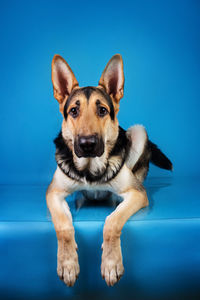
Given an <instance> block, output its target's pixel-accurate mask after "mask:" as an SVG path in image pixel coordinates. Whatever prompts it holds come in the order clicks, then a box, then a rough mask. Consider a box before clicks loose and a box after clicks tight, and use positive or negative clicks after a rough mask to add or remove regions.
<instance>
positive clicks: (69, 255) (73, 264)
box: [57, 248, 80, 287]
mask: <svg viewBox="0 0 200 300" xmlns="http://www.w3.org/2000/svg"><path fill="white" fill-rule="evenodd" d="M79 272H80V267H79V263H78V255H77V252H76V249H75V248H74V249H71V250H70V252H69V251H68V250H67V251H66V253H65V252H63V251H59V249H58V258H57V273H58V276H59V278H60V279H61V280H63V281H64V283H65V284H66V285H67V286H69V287H72V286H73V285H74V283H75V281H76V279H77V278H78V275H79Z"/></svg>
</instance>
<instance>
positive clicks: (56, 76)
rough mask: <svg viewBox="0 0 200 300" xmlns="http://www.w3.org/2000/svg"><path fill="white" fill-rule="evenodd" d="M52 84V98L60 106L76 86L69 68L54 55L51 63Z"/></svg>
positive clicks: (76, 83)
mask: <svg viewBox="0 0 200 300" xmlns="http://www.w3.org/2000/svg"><path fill="white" fill-rule="evenodd" d="M52 82H53V91H54V97H55V98H56V99H57V100H58V102H59V103H60V104H61V103H62V102H63V100H64V99H65V97H66V96H69V94H70V93H71V91H72V90H73V88H74V87H75V86H78V82H77V80H76V78H75V76H74V73H73V72H72V70H71V68H70V66H69V65H68V63H67V62H66V61H65V60H64V58H62V57H61V56H60V55H55V56H54V58H53V61H52Z"/></svg>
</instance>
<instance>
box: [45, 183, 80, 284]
mask: <svg viewBox="0 0 200 300" xmlns="http://www.w3.org/2000/svg"><path fill="white" fill-rule="evenodd" d="M67 195H68V193H67V192H66V191H64V190H62V189H60V188H58V187H56V184H55V183H54V181H53V182H52V183H51V185H50V186H49V188H48V190H47V195H46V199H47V206H48V208H49V210H50V213H51V217H52V221H53V223H54V227H55V230H56V235H57V239H58V252H57V273H58V276H59V277H60V279H62V280H63V281H64V282H65V283H66V284H67V285H68V286H73V285H74V283H75V281H76V278H77V277H78V274H79V263H78V255H77V251H76V250H77V245H76V242H75V237H74V227H73V224H72V216H71V213H70V210H69V207H68V204H67V202H66V201H65V197H66V196H67Z"/></svg>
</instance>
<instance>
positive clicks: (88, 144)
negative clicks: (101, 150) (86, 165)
mask: <svg viewBox="0 0 200 300" xmlns="http://www.w3.org/2000/svg"><path fill="white" fill-rule="evenodd" d="M97 143H98V138H97V136H96V135H88V136H80V137H79V139H78V144H79V147H80V148H81V150H82V151H83V152H84V153H88V154H89V153H92V152H93V151H94V149H95V146H96V144H97Z"/></svg>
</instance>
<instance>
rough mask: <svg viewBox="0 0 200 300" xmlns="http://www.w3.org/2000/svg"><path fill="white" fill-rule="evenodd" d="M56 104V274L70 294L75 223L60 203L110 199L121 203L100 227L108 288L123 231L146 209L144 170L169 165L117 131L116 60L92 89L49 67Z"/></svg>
mask: <svg viewBox="0 0 200 300" xmlns="http://www.w3.org/2000/svg"><path fill="white" fill-rule="evenodd" d="M52 81H53V90H54V97H55V98H56V99H57V100H58V102H59V107H60V112H61V113H62V115H63V123H62V130H61V132H60V134H59V135H58V137H57V138H56V139H55V145H56V161H57V165H58V166H57V169H56V172H55V174H54V177H53V180H52V182H51V184H50V186H49V187H48V190H47V194H46V198H47V205H48V208H49V210H50V213H51V216H52V221H53V223H54V226H55V230H56V235H57V239H58V253H57V273H58V276H59V277H60V278H61V279H62V280H63V281H64V282H65V283H66V284H67V285H68V286H73V285H74V283H75V281H76V278H77V276H78V274H79V263H78V255H77V244H76V241H75V236H74V227H73V224H72V216H71V213H70V210H69V207H68V204H67V202H66V201H65V198H66V197H67V196H68V195H70V194H71V193H73V192H74V191H78V190H79V191H84V194H85V195H86V196H87V194H88V197H89V198H91V197H92V193H93V195H94V199H95V198H96V195H97V194H98V195H100V197H101V193H103V195H104V196H105V195H106V193H107V192H108V195H109V194H110V193H115V194H117V195H119V196H121V197H122V199H123V201H122V202H120V204H119V205H118V206H117V208H116V209H115V211H114V212H112V213H111V214H110V215H109V216H108V217H107V218H106V221H105V225H104V229H103V244H102V251H103V252H102V263H101V274H102V277H103V278H105V281H106V283H107V285H109V286H113V285H114V284H115V283H116V282H117V281H118V280H119V279H120V277H121V276H122V275H123V273H124V268H123V263H122V252H121V245H120V235H121V230H122V228H123V226H124V224H125V223H126V221H127V220H128V219H129V218H130V216H132V215H133V214H134V213H136V212H137V211H138V210H139V209H141V208H143V207H145V206H147V205H148V199H147V195H146V191H145V189H144V187H143V185H142V182H143V180H144V178H145V177H146V175H147V172H148V168H149V162H150V161H151V162H152V163H154V164H155V165H157V166H159V167H161V168H164V169H167V170H172V164H171V162H170V161H169V159H168V158H167V157H166V156H165V155H164V154H163V153H162V152H161V151H160V150H159V149H158V148H157V146H156V145H155V144H153V143H152V142H151V141H150V140H149V139H148V136H147V133H146V130H145V128H144V127H143V126H141V125H135V126H133V127H131V128H129V129H128V130H127V131H125V130H124V129H122V128H121V127H119V124H118V120H117V113H118V111H119V102H120V99H121V98H122V97H123V88H124V73H123V62H122V58H121V56H120V55H119V54H117V55H114V56H113V57H112V58H111V60H110V61H109V62H108V64H107V66H106V68H105V70H104V71H103V74H102V76H101V78H100V81H99V85H98V86H97V87H91V86H87V87H79V84H78V82H77V80H76V78H75V76H74V74H73V72H72V70H71V68H70V67H69V65H68V64H67V63H66V61H65V60H64V59H63V58H62V57H61V56H59V55H55V56H54V58H53V62H52Z"/></svg>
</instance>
